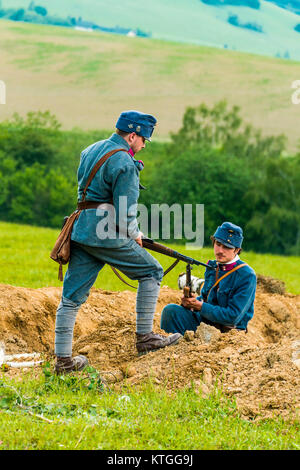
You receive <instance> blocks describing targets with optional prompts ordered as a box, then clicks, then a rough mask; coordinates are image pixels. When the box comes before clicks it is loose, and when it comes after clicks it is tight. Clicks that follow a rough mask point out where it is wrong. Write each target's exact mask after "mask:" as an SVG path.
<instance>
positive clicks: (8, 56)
mask: <svg viewBox="0 0 300 470" xmlns="http://www.w3.org/2000/svg"><path fill="white" fill-rule="evenodd" d="M0 56H1V67H0V80H2V81H4V82H5V83H6V88H7V100H6V101H7V104H6V105H0V120H2V119H4V118H7V117H10V116H12V114H13V113H14V112H18V113H20V114H22V115H24V114H25V113H26V112H28V111H33V110H42V111H44V110H48V109H49V110H50V111H51V112H53V113H55V114H56V116H57V117H58V119H59V120H60V121H61V122H62V124H63V126H64V128H67V129H68V128H72V127H74V126H77V127H81V128H83V129H112V128H113V125H114V123H115V121H116V118H117V116H118V115H119V113H120V111H122V110H124V109H132V108H134V109H140V110H144V111H146V112H150V113H153V114H155V115H156V116H157V118H158V121H159V125H158V128H157V132H156V138H157V137H158V138H161V139H166V138H168V134H169V132H170V131H176V130H177V129H178V128H179V127H180V125H181V122H182V116H183V113H184V110H185V109H186V107H187V106H197V105H199V104H200V103H202V102H206V103H207V104H213V103H216V102H217V101H219V100H221V99H227V101H228V102H229V103H230V104H231V105H233V104H236V105H239V106H240V107H241V110H242V116H243V117H244V119H245V120H246V121H247V122H251V123H253V124H254V125H255V126H256V127H258V128H261V129H262V130H263V132H264V133H265V134H273V135H277V134H281V133H285V134H286V135H287V136H288V137H289V148H290V149H292V150H293V149H295V148H296V144H297V141H298V139H299V134H298V128H299V117H300V106H299V105H298V106H297V105H294V104H292V102H291V95H292V91H293V90H292V89H291V84H292V82H293V81H294V80H296V79H299V78H300V64H299V63H298V62H293V61H287V60H283V59H275V58H269V57H262V56H258V55H253V54H246V53H239V52H235V51H228V50H224V49H217V48H212V47H205V46H197V45H189V44H179V43H174V42H167V41H160V40H155V39H152V40H149V39H145V38H130V37H126V36H119V35H110V34H106V33H98V32H95V33H89V34H88V33H85V32H80V31H75V30H73V29H71V28H60V27H52V26H40V25H32V24H25V23H20V22H18V23H16V22H10V21H4V20H2V21H0Z"/></svg>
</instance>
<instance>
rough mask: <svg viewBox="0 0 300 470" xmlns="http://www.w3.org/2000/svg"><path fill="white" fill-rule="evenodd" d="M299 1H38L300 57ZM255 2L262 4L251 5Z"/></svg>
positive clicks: (18, 1) (180, 37)
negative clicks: (296, 29)
mask: <svg viewBox="0 0 300 470" xmlns="http://www.w3.org/2000/svg"><path fill="white" fill-rule="evenodd" d="M29 3H30V0H3V1H2V6H3V7H6V8H11V7H23V8H27V7H28V5H29ZM298 3H299V2H298ZM298 3H297V1H295V0H292V1H291V2H287V0H272V1H264V0H251V1H250V0H247V1H246V0H152V1H151V2H149V1H148V0H123V1H122V2H120V1H119V0H110V1H109V2H107V1H106V0H84V1H82V0H63V1H61V0H37V1H35V4H38V5H43V6H45V7H46V8H47V9H48V11H49V13H50V14H52V15H58V16H63V17H67V16H73V17H76V18H78V17H82V18H83V19H85V20H88V21H93V22H96V23H98V24H100V25H102V26H105V27H111V26H116V25H118V26H121V27H124V28H131V29H136V28H141V29H142V30H143V31H146V32H148V33H151V35H152V37H153V38H156V39H165V40H168V41H178V42H187V43H193V44H202V45H207V46H214V47H220V48H224V47H225V48H227V49H233V50H239V51H245V52H253V53H256V54H263V55H269V56H278V57H285V58H291V59H294V60H300V47H299V43H300V33H299V32H297V31H295V29H294V28H295V27H296V25H297V24H299V23H300V17H299V15H297V14H296V12H297V11H298V10H297V4H298ZM245 5H249V6H245ZM251 5H258V6H259V7H258V8H251ZM281 7H284V8H281ZM230 18H231V19H232V18H235V20H234V21H230Z"/></svg>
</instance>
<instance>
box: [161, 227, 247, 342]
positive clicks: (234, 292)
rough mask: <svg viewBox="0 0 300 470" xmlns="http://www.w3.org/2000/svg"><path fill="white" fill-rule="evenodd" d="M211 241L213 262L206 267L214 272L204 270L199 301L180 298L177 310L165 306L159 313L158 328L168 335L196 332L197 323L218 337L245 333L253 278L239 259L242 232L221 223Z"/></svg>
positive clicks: (194, 298)
mask: <svg viewBox="0 0 300 470" xmlns="http://www.w3.org/2000/svg"><path fill="white" fill-rule="evenodd" d="M211 239H212V241H213V245H214V254H215V257H216V260H214V261H209V262H208V264H210V265H211V266H214V267H216V268H217V269H216V271H215V270H212V269H208V268H207V270H206V272H205V282H204V285H203V288H202V290H201V295H200V296H199V297H197V298H196V297H190V298H185V297H183V298H182V304H181V306H179V305H175V304H169V305H167V306H166V307H165V308H164V309H163V311H162V316H161V328H162V329H163V330H165V331H166V332H168V333H180V334H182V335H183V334H184V332H185V331H187V330H190V331H196V329H197V327H198V326H199V325H200V323H201V322H204V323H207V324H209V325H213V326H215V327H216V328H218V329H219V330H221V331H222V333H225V332H227V331H229V330H230V329H232V328H235V329H238V330H245V331H247V324H248V322H249V320H251V318H252V317H253V313H254V299H255V291H256V275H255V272H254V271H253V269H252V268H251V267H250V266H249V265H247V264H246V263H244V262H243V261H241V260H240V257H239V253H240V252H241V246H242V241H243V231H242V229H241V228H240V227H238V226H237V225H234V224H232V223H230V222H224V223H223V224H222V225H221V226H220V227H218V228H217V230H216V232H215V234H214V235H213V236H212V237H211Z"/></svg>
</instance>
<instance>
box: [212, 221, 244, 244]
mask: <svg viewBox="0 0 300 470" xmlns="http://www.w3.org/2000/svg"><path fill="white" fill-rule="evenodd" d="M213 237H214V238H215V239H216V240H217V241H218V242H220V243H222V245H225V246H228V248H241V246H242V243H243V238H244V237H243V230H242V229H241V227H239V226H238V225H234V224H232V223H231V222H224V223H223V224H222V225H220V227H218V228H217V230H216V232H215V233H214V235H213Z"/></svg>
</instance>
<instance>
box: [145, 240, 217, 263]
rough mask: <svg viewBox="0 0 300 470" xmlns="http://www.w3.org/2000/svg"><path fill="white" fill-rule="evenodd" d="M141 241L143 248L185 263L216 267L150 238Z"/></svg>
mask: <svg viewBox="0 0 300 470" xmlns="http://www.w3.org/2000/svg"><path fill="white" fill-rule="evenodd" d="M142 243H143V247H144V248H148V249H149V250H152V251H156V252H157V253H161V254H163V255H167V256H170V257H171V258H176V259H179V260H181V261H184V262H185V263H187V264H195V265H196V266H205V267H206V268H210V269H216V268H214V267H213V266H210V265H209V264H206V263H202V262H201V261H198V260H196V259H194V258H190V257H189V256H185V255H183V254H181V253H179V252H178V251H175V250H172V249H171V248H169V247H167V246H165V245H162V244H161V243H157V242H155V241H154V240H151V238H142Z"/></svg>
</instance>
